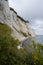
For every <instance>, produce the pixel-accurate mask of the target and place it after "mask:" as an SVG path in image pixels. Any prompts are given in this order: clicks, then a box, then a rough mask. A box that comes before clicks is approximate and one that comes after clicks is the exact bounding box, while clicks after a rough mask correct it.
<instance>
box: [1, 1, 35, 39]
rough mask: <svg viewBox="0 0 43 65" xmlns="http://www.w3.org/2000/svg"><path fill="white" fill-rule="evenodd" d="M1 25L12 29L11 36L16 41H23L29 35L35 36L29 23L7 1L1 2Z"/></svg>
mask: <svg viewBox="0 0 43 65" xmlns="http://www.w3.org/2000/svg"><path fill="white" fill-rule="evenodd" d="M0 23H3V24H7V25H8V26H9V27H10V28H11V29H12V33H11V35H12V36H13V37H14V38H16V39H19V40H23V39H25V38H26V37H28V36H29V35H31V36H35V34H34V33H33V31H32V29H31V28H30V25H29V23H26V22H25V20H23V19H21V17H19V16H18V15H17V13H16V12H15V11H14V10H13V9H12V8H10V7H9V4H8V1H7V0H0Z"/></svg>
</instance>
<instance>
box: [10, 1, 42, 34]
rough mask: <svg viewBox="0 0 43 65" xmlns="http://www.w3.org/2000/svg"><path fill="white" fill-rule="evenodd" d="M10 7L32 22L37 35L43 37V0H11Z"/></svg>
mask: <svg viewBox="0 0 43 65" xmlns="http://www.w3.org/2000/svg"><path fill="white" fill-rule="evenodd" d="M9 5H10V7H12V8H14V10H16V11H17V13H18V14H19V15H20V16H22V17H23V18H24V19H26V20H28V21H29V22H30V24H31V27H32V28H33V29H34V31H35V33H36V34H38V35H43V0H9Z"/></svg>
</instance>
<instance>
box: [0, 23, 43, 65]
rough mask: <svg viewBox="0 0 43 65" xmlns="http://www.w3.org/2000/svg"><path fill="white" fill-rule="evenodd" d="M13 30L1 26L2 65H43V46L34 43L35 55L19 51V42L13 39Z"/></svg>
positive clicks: (0, 52) (0, 48) (0, 55)
mask: <svg viewBox="0 0 43 65" xmlns="http://www.w3.org/2000/svg"><path fill="white" fill-rule="evenodd" d="M10 34H11V29H10V28H9V27H8V26H7V25H4V24H0V65H43V45H41V44H37V45H36V43H35V42H34V41H32V43H33V44H32V47H31V48H32V49H33V50H35V51H34V52H33V53H27V52H26V51H25V50H24V48H22V49H19V50H18V49H17V46H18V44H19V40H14V39H13V38H12V37H11V35H10Z"/></svg>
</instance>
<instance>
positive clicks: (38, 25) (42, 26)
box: [31, 20, 43, 35]
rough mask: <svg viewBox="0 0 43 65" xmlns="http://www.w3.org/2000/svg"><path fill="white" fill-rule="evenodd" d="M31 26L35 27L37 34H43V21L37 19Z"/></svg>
mask: <svg viewBox="0 0 43 65" xmlns="http://www.w3.org/2000/svg"><path fill="white" fill-rule="evenodd" d="M31 28H32V29H34V31H35V33H36V34H37V35H43V21H42V20H35V22H34V24H33V25H31Z"/></svg>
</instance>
